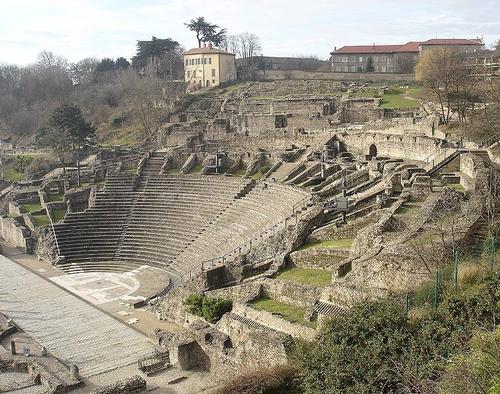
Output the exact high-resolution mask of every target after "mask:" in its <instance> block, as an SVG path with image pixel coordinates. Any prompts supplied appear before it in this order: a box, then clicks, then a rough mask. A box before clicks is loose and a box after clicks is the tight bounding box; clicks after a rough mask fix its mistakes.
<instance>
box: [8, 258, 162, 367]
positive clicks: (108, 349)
mask: <svg viewBox="0 0 500 394" xmlns="http://www.w3.org/2000/svg"><path fill="white" fill-rule="evenodd" d="M0 312H2V313H4V314H6V315H8V316H10V317H12V319H14V321H15V322H16V323H17V324H18V325H19V326H20V327H21V328H22V329H23V330H24V331H25V332H26V333H27V334H28V335H30V336H32V337H33V338H34V339H35V340H36V341H37V342H38V343H40V344H43V345H44V346H45V347H47V349H48V350H49V351H50V352H51V353H52V354H54V355H55V356H56V357H58V358H60V359H61V360H64V361H66V362H70V363H74V364H76V365H78V367H79V368H80V373H81V375H82V376H83V377H89V376H94V375H98V374H101V373H103V372H107V371H111V370H113V369H116V368H119V367H123V366H126V365H130V364H133V363H135V362H136V361H137V360H138V359H139V358H141V357H144V356H146V355H150V354H151V353H152V351H153V347H154V346H153V344H152V343H150V342H149V341H148V339H147V337H146V336H144V335H142V334H140V333H138V332H137V331H135V330H133V329H132V328H130V327H127V326H126V325H124V324H122V323H120V322H118V321H117V320H115V319H113V318H112V317H110V316H108V315H107V314H105V313H103V312H101V311H100V310H98V309H96V308H94V307H92V306H91V305H89V304H87V303H86V302H84V301H82V300H80V299H78V298H76V297H74V296H73V295H71V294H69V293H68V292H66V291H64V290H62V289H61V288H59V287H57V286H55V285H54V284H52V283H50V282H48V281H46V280H45V279H43V278H40V277H39V276H37V275H35V274H33V273H32V272H30V271H29V270H27V269H25V268H23V267H21V266H19V265H18V264H16V263H15V262H13V261H11V260H9V259H7V258H6V257H4V256H2V255H0Z"/></svg>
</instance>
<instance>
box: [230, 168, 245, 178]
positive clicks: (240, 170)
mask: <svg viewBox="0 0 500 394" xmlns="http://www.w3.org/2000/svg"><path fill="white" fill-rule="evenodd" d="M246 172H247V170H246V168H238V169H237V170H236V171H235V172H234V174H233V175H236V176H241V177H243V176H245V174H246Z"/></svg>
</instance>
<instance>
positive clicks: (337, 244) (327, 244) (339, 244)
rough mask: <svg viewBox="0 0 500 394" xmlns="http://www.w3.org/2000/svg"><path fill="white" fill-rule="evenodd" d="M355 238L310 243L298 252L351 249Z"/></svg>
mask: <svg viewBox="0 0 500 394" xmlns="http://www.w3.org/2000/svg"><path fill="white" fill-rule="evenodd" d="M353 241H354V239H353V238H343V239H329V240H327V241H319V242H310V243H307V244H304V245H302V246H301V247H300V248H298V249H297V250H305V249H310V248H329V249H349V248H350V247H351V246H352V243H353Z"/></svg>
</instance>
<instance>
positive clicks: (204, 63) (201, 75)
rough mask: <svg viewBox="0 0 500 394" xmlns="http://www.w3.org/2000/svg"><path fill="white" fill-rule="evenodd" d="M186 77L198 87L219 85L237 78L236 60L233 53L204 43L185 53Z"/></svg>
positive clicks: (191, 83)
mask: <svg viewBox="0 0 500 394" xmlns="http://www.w3.org/2000/svg"><path fill="white" fill-rule="evenodd" d="M184 78H185V80H186V82H189V83H190V85H194V86H196V87H197V88H202V87H203V88H204V87H208V86H217V85H220V84H221V83H224V82H229V81H234V80H236V62H235V55H234V54H233V53H229V52H224V51H221V50H220V49H216V48H213V47H212V44H208V46H207V45H205V44H204V45H203V48H193V49H190V50H189V51H187V52H186V53H184Z"/></svg>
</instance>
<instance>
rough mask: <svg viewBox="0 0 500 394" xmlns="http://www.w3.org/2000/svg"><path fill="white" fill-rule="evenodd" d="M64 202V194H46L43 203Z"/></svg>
mask: <svg viewBox="0 0 500 394" xmlns="http://www.w3.org/2000/svg"><path fill="white" fill-rule="evenodd" d="M62 200H64V194H47V199H46V201H45V202H59V201H62Z"/></svg>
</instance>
